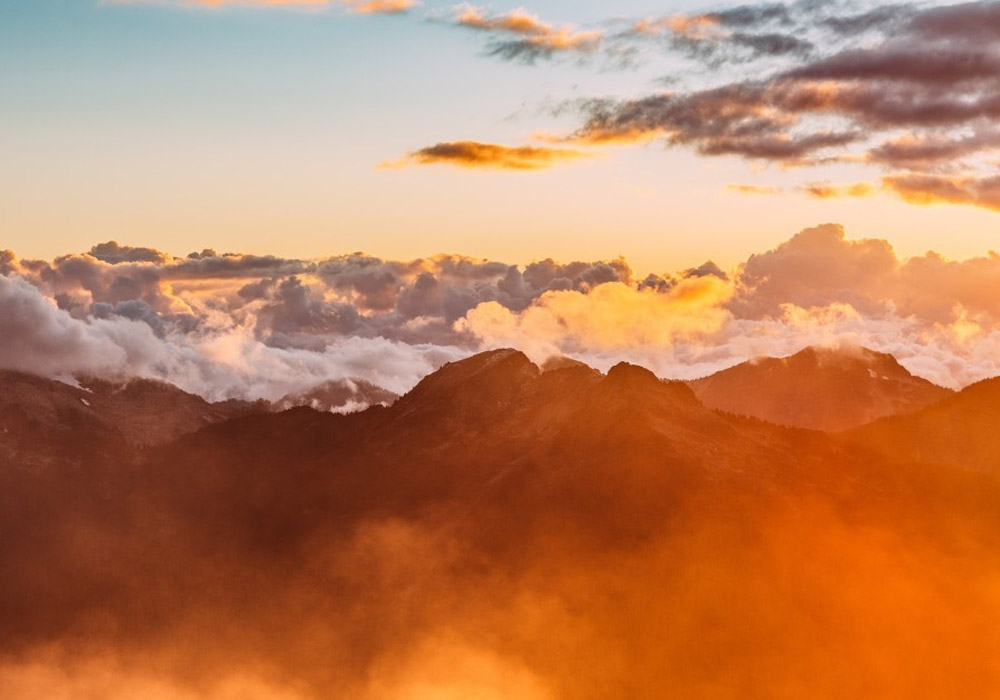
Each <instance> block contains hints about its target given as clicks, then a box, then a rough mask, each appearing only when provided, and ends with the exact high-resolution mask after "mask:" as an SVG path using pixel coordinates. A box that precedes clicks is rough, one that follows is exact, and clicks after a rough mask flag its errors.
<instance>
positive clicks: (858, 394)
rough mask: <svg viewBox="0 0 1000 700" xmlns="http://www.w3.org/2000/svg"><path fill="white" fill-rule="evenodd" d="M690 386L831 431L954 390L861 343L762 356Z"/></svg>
mask: <svg viewBox="0 0 1000 700" xmlns="http://www.w3.org/2000/svg"><path fill="white" fill-rule="evenodd" d="M689 384H690V386H691V388H692V389H694V392H695V394H696V395H697V396H698V398H699V399H701V401H702V402H703V403H704V404H705V405H706V406H709V407H711V408H715V409H718V410H720V411H726V412H728V413H735V414H738V415H745V416H754V417H757V418H760V419H762V420H766V421H770V422H772V423H777V424H779V425H787V426H792V427H797V428H810V429H812V430H825V431H839V430H846V429H848V428H853V427H857V426H860V425H864V424H865V423H868V422H870V421H873V420H875V419H876V418H881V417H883V416H889V415H896V414H899V413H910V412H913V411H916V410H918V409H921V408H923V407H925V406H928V405H930V404H932V403H935V402H936V401H940V400H941V399H943V398H945V397H946V396H948V395H949V394H951V393H952V392H951V390H949V389H945V388H943V387H939V386H937V385H935V384H932V383H931V382H929V381H927V380H926V379H922V378H920V377H915V376H913V375H912V374H910V373H909V372H908V371H907V370H906V369H905V368H904V367H903V366H902V365H900V364H899V363H898V362H897V361H896V359H895V358H894V357H893V356H892V355H887V354H885V353H880V352H875V351H874V350H869V349H867V348H859V347H840V348H819V347H809V348H806V349H804V350H802V351H801V352H798V353H796V354H794V355H792V356H790V357H783V358H777V357H762V358H758V359H754V360H750V361H748V362H744V363H742V364H739V365H736V366H735V367H731V368H729V369H726V370H722V371H721V372H718V373H716V374H713V375H711V376H708V377H704V378H702V379H696V380H694V381H691V382H689Z"/></svg>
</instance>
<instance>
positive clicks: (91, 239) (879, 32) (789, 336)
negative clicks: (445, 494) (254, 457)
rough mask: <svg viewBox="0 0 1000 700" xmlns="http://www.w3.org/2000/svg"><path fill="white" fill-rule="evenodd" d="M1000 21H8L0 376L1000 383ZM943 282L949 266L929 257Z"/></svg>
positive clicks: (764, 11) (213, 1) (341, 10)
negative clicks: (714, 376) (752, 376)
mask: <svg viewBox="0 0 1000 700" xmlns="http://www.w3.org/2000/svg"><path fill="white" fill-rule="evenodd" d="M998 47H1000V2H997V1H982V2H969V3H920V4H910V3H905V2H898V3H878V4H872V3H867V2H865V0H833V1H830V2H816V1H815V0H794V1H791V2H762V3H761V2H756V3H745V4H742V5H737V4H732V5H715V4H713V5H708V4H704V3H700V4H699V3H685V4H682V3H680V2H657V3H653V2H646V0H642V1H641V2H640V1H639V0H636V1H635V2H628V3H615V5H614V7H613V9H611V8H609V5H608V4H599V3H587V2H568V1H566V0H558V1H557V0H547V1H544V0H540V1H539V2H538V3H537V4H535V5H531V6H529V7H517V6H513V5H510V6H500V5H497V6H485V5H484V6H480V5H473V4H459V5H455V4H444V3H436V2H430V1H428V2H426V3H425V4H418V3H417V2H415V0H32V1H31V2H26V1H21V0H10V1H8V2H3V3H0V153H2V155H3V157H2V158H0V339H3V341H4V342H0V368H2V369H10V370H20V371H27V372H32V373H36V374H41V375H45V376H51V377H56V378H60V379H63V380H65V381H70V382H73V381H75V379H74V378H75V377H79V376H81V375H85V374H86V375H95V374H96V375H101V376H109V377H112V378H125V379H128V378H131V377H146V378H153V379H159V380H164V381H168V382H171V383H173V384H175V385H177V386H180V387H181V388H183V389H185V390H188V391H190V392H192V393H196V394H199V395H202V396H204V397H206V398H209V399H213V400H215V399H226V398H249V399H256V398H267V399H278V398H280V397H281V396H283V395H285V394H287V393H292V392H299V391H307V390H309V389H311V388H312V387H314V386H317V385H319V384H321V383H323V382H325V381H329V380H334V379H351V378H360V379H365V380H367V381H370V382H372V383H374V384H376V385H378V386H380V387H383V388H385V389H387V390H390V391H393V392H396V393H402V392H406V391H408V390H409V389H410V388H411V387H413V386H414V385H415V384H416V382H418V381H419V380H420V379H421V377H423V376H425V375H427V374H428V373H429V372H431V371H433V370H434V369H436V368H438V367H440V366H441V365H442V364H443V363H445V362H448V361H450V360H455V359H458V358H461V357H465V356H468V355H470V354H472V353H475V352H479V351H483V350H488V349H493V348H501V347H514V348H518V349H521V350H523V351H524V352H526V353H527V354H528V355H529V357H531V359H532V360H534V361H536V362H538V363H540V364H541V363H544V362H545V361H546V360H547V359H548V358H551V357H553V356H569V357H574V358H577V359H580V360H582V361H584V362H587V363H588V364H590V365H592V366H594V367H596V368H598V369H600V370H602V371H604V370H607V369H608V368H610V367H611V366H612V365H613V364H615V363H617V362H619V361H628V362H634V363H636V364H639V365H642V366H644V367H648V368H650V369H652V370H653V371H655V372H656V373H657V374H658V375H659V376H661V377H669V378H677V379H691V378H695V377H699V376H705V375H707V374H710V373H712V372H715V371H718V370H720V369H723V368H726V367H729V366H732V365H734V364H737V363H739V362H742V361H745V360H749V359H752V358H754V357H759V356H764V355H768V356H778V357H781V356H786V355H790V354H792V353H794V352H797V351H798V350H800V349H802V348H803V347H806V346H808V345H822V346H865V347H869V348H872V349H875V350H878V351H882V352H887V353H891V354H892V355H894V356H895V357H896V358H897V359H898V360H899V361H900V362H901V363H902V364H903V365H904V366H905V367H906V368H907V369H909V370H910V371H911V372H914V373H915V374H918V375H920V376H923V377H926V378H927V379H930V380H931V381H934V382H936V383H938V384H940V385H942V386H946V387H950V388H954V389H958V388H962V387H965V386H968V385H969V384H971V383H973V382H976V381H978V380H981V379H984V378H988V377H993V376H997V375H998V374H1000V360H998V359H997V358H1000V301H998V300H1000V255H998V254H997V253H996V252H993V251H994V250H995V249H997V248H1000V245H998V244H997V230H998V228H997V224H998V222H1000V126H998V125H1000V48H998ZM929 251H935V252H929Z"/></svg>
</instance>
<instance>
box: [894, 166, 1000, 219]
mask: <svg viewBox="0 0 1000 700" xmlns="http://www.w3.org/2000/svg"><path fill="white" fill-rule="evenodd" d="M882 184H883V186H884V187H885V188H886V189H887V190H889V191H891V192H893V193H894V194H896V195H898V196H899V197H901V198H902V199H903V200H904V201H906V202H909V203H910V204H971V205H974V206H977V207H983V208H985V209H993V210H995V211H1000V175H998V176H993V177H986V178H978V177H974V176H968V175H962V176H948V175H924V174H917V173H914V174H910V175H890V176H889V177H885V178H883V179H882Z"/></svg>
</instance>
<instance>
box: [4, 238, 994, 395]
mask: <svg viewBox="0 0 1000 700" xmlns="http://www.w3.org/2000/svg"><path fill="white" fill-rule="evenodd" d="M0 273H2V274H0V333H2V335H3V337H5V338H9V339H11V340H9V341H8V342H5V343H3V344H2V345H0V368H4V369H10V370H18V371H28V372H33V373H36V374H41V375H43V376H48V377H58V376H70V375H81V374H85V375H90V376H97V377H103V378H107V379H115V380H120V379H122V378H128V377H139V378H146V379H157V380H161V381H167V382H170V383H173V384H175V385H176V386H178V387H180V388H181V389H183V390H184V391H186V392H189V393H193V394H197V395H199V396H201V397H203V398H205V399H208V400H210V401H218V400H224V399H243V400H251V401H252V400H256V399H266V400H269V401H278V400H279V399H281V398H282V397H284V396H287V395H290V394H301V393H303V392H308V391H310V390H312V389H314V388H315V387H317V386H319V385H322V384H324V383H326V382H329V381H334V380H343V379H351V380H363V381H367V382H370V383H371V384H372V385H374V386H377V387H380V388H383V389H385V390H387V391H389V392H393V393H396V394H400V393H404V392H406V391H407V390H409V389H410V388H412V387H413V386H414V385H415V384H416V383H417V381H419V380H420V378H421V377H423V376H425V375H426V374H428V373H429V372H431V371H433V370H434V369H436V368H437V367H440V366H441V365H442V364H444V363H445V362H448V361H452V360H456V359H459V358H461V357H467V356H469V355H471V354H473V353H475V352H478V351H480V350H484V349H489V348H495V347H508V346H509V347H516V348H519V349H521V350H523V351H524V352H526V353H527V354H528V355H529V356H530V357H531V358H532V359H533V360H535V361H536V362H539V363H540V362H544V361H545V359H546V358H548V357H551V356H555V355H559V356H569V357H574V358H577V359H580V360H582V361H584V362H586V363H588V364H591V365H593V366H595V367H597V368H599V369H602V370H607V369H608V368H610V367H611V366H612V365H614V364H616V363H617V362H619V361H622V360H626V361H630V362H634V363H637V364H641V365H643V366H646V367H649V368H651V369H653V370H654V371H656V373H657V374H658V375H660V376H664V377H673V378H679V379H694V378H697V377H702V376H705V375H708V374H711V373H713V372H715V371H717V370H719V369H724V368H726V367H730V366H733V365H736V364H738V363H740V362H744V361H747V360H750V359H753V358H754V357H759V356H773V357H781V356H787V355H792V354H794V353H795V352H798V351H799V350H801V349H802V348H804V347H806V346H810V345H826V346H839V345H844V344H847V345H856V346H864V347H868V348H871V349H873V350H876V351H879V352H885V353H890V354H892V355H894V356H895V357H896V358H897V359H898V360H899V361H900V363H901V364H902V365H903V366H904V367H906V369H907V370H909V371H910V372H912V373H914V374H915V375H917V376H919V377H923V378H925V379H928V380H930V381H932V382H933V383H935V384H938V385H940V386H945V387H948V388H952V389H957V388H961V387H962V386H965V385H967V384H970V383H972V382H974V381H977V380H980V379H984V378H988V377H992V376H996V375H997V374H1000V361H998V360H997V358H998V357H1000V301H998V300H1000V295H997V294H996V293H995V291H996V289H998V288H1000V258H997V256H996V255H995V254H993V253H990V254H989V255H988V256H986V257H982V258H975V259H970V260H966V261H961V262H953V261H947V260H945V259H943V258H941V257H939V256H937V255H935V254H933V253H928V254H927V255H925V256H922V257H917V258H910V259H900V258H898V257H897V256H896V255H895V254H894V253H893V251H892V249H891V247H890V246H889V245H888V243H886V242H885V241H880V240H876V239H859V240H852V239H849V238H847V237H846V236H845V234H844V231H843V230H842V229H841V228H840V227H838V226H835V225H825V226H820V227H818V228H813V229H807V230H805V231H802V232H801V233H799V234H797V235H796V236H794V237H793V238H791V239H790V240H789V241H787V242H785V243H783V244H781V245H780V246H778V247H776V248H775V249H774V250H770V251H767V252H764V253H761V254H758V255H754V256H751V257H750V258H749V259H748V260H747V261H746V262H745V263H744V264H742V265H740V266H739V267H738V268H737V269H734V270H728V271H724V270H721V269H719V268H718V266H716V265H714V264H712V263H706V264H705V265H702V266H700V267H697V268H693V269H688V270H684V271H680V272H672V273H666V272H665V273H663V274H660V275H647V276H645V277H641V276H637V275H635V274H634V272H633V271H632V268H631V267H630V265H629V264H628V263H627V262H626V261H625V260H623V259H616V260H610V261H598V262H570V263H557V262H554V261H552V260H541V261H537V262H533V263H530V264H528V265H524V266H518V265H510V264H505V263H501V262H495V261H486V260H474V259H470V258H464V257H460V256H454V255H444V256H436V257H431V258H425V259H419V260H413V261H408V262H395V261H387V260H382V259H379V258H374V257H371V256H367V255H364V254H360V253H356V254H350V255H341V256H336V257H332V258H327V259H321V260H308V261H304V260H288V259H283V258H278V257H273V256H258V255H242V254H219V253H217V252H215V251H211V250H206V251H202V252H200V253H192V254H191V255H189V256H188V257H185V258H175V257H172V256H171V255H168V254H166V253H163V252H160V251H156V250H152V249H148V248H140V247H129V246H123V245H119V244H117V243H105V244H101V245H97V246H94V247H93V248H92V249H91V250H90V251H89V252H87V253H85V254H72V255H67V256H63V257H59V258H56V259H55V260H52V261H39V260H22V259H19V258H17V256H16V255H15V254H14V253H13V252H11V251H7V252H5V253H3V254H2V255H0Z"/></svg>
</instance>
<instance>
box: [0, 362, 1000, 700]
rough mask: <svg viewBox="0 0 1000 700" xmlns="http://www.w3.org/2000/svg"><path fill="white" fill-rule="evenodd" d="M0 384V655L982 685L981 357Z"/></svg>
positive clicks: (364, 683)
mask: <svg viewBox="0 0 1000 700" xmlns="http://www.w3.org/2000/svg"><path fill="white" fill-rule="evenodd" d="M872 373H874V376H873V374H872ZM3 381H4V384H3V391H2V393H0V397H2V398H0V401H2V403H0V430H2V431H3V432H2V435H3V443H2V450H3V451H2V452H0V465H2V467H0V493H2V496H0V506H2V510H0V552H2V553H3V554H2V555H0V580H2V581H4V584H3V591H4V596H3V597H2V599H0V659H17V658H25V657H26V656H29V655H30V654H31V653H33V652H36V651H37V650H40V649H44V650H49V653H51V650H52V649H58V650H60V653H65V654H67V655H69V656H71V657H72V658H78V657H79V656H80V655H81V654H83V655H90V656H93V657H97V658H107V657H108V656H109V655H110V656H113V657H114V658H116V659H119V663H122V664H126V665H134V666H136V667H140V668H149V667H155V668H161V669H165V671H164V673H169V674H172V676H173V677H175V678H176V679H178V682H182V683H183V684H185V685H186V686H188V687H190V688H192V689H194V690H193V692H195V696H198V695H197V693H198V692H208V691H207V689H209V688H211V687H212V683H213V682H214V681H216V680H217V679H218V678H219V677H222V676H225V675H226V674H233V673H244V672H246V670H247V669H254V670H255V672H258V673H260V674H263V675H265V676H266V677H267V678H268V679H270V681H271V682H273V683H277V684H279V685H281V686H282V687H285V688H288V689H290V690H289V693H292V692H293V691H294V694H291V695H287V697H294V698H297V699H298V698H302V699H304V700H312V699H314V698H315V699H317V700H318V699H319V698H329V697H357V698H363V699H364V700H369V699H371V700H375V699H377V698H409V697H412V698H425V697H427V698H448V697H473V698H474V697H484V698H494V697H497V698H501V697H517V698H528V699H529V700H535V699H536V698H538V699H540V698H552V699H556V698H559V699H561V698H567V699H580V700H589V699H591V698H593V699H595V700H596V699H597V698H608V697H629V698H638V699H646V698H662V697H664V694H665V693H667V694H669V695H670V696H676V697H693V698H801V697H810V698H834V697H837V698H840V697H845V696H846V697H852V696H853V697H880V698H911V697H923V698H955V697H960V696H962V697H964V696H975V697H985V698H990V697H997V696H998V693H1000V662H998V659H1000V638H998V637H997V635H996V634H995V630H996V629H997V626H998V624H1000V589H998V588H997V586H996V582H997V581H998V580H1000V551H998V550H997V548H996V547H995V533H996V532H997V531H998V527H1000V481H998V478H1000V470H998V465H996V462H995V460H993V459H992V458H991V455H993V454H996V450H995V449H994V448H995V445H996V437H995V435H993V433H992V431H991V430H990V426H991V425H992V422H993V421H992V420H991V419H992V418H993V417H994V416H996V415H997V411H998V408H1000V404H998V401H1000V391H998V390H997V389H996V385H995V383H994V382H993V381H991V382H985V383H982V384H979V385H974V386H972V387H969V388H967V389H965V390H963V391H961V392H957V393H953V392H950V391H948V390H945V389H940V388H937V387H933V385H928V384H927V383H925V382H923V381H922V380H917V379H916V378H914V377H912V376H910V375H909V374H908V373H907V372H906V371H905V370H903V369H902V368H901V367H899V366H898V364H896V363H895V361H894V360H892V359H891V358H889V357H888V356H884V355H879V354H877V353H872V352H871V351H866V350H856V349H848V350H843V351H840V352H839V353H837V352H834V351H827V350H823V351H820V350H812V351H806V352H805V353H800V354H799V355H796V356H793V358H789V359H788V360H786V361H781V362H780V364H779V363H778V362H777V361H769V360H762V361H757V362H753V363H748V364H746V365H744V366H741V367H738V368H734V369H733V370H728V371H724V372H723V373H720V374H719V375H717V376H716V378H714V380H712V381H705V380H701V381H696V382H692V383H684V382H678V381H664V380H661V379H659V378H657V377H656V376H655V375H653V374H652V373H651V372H649V371H648V370H646V369H643V368H641V367H637V366H634V365H629V364H624V363H623V364H619V365H617V366H615V367H613V368H611V369H610V370H609V371H608V372H607V373H606V374H602V373H600V372H598V371H596V370H594V369H591V368H590V367H587V366H586V365H583V364H580V363H577V362H572V361H559V362H551V363H546V365H544V366H543V367H539V366H537V365H535V364H533V363H532V362H531V361H530V360H529V359H528V358H527V357H526V356H524V355H523V354H521V353H520V352H517V351H514V350H497V351H491V352H487V353H483V354H479V355H476V356H473V357H471V358H469V359H466V360H463V361H459V362H455V363H451V364H448V365H445V366H444V367H442V368H441V369H440V370H438V371H437V372H435V373H433V374H431V375H429V376H428V377H426V378H425V379H423V380H422V381H421V382H420V383H419V384H418V385H417V386H416V387H414V388H413V389H412V390H411V391H410V392H408V393H407V394H406V395H404V396H402V397H400V398H399V399H398V400H396V401H394V402H391V403H390V401H389V400H388V399H386V400H384V401H377V402H375V403H376V404H379V405H373V406H372V407H371V408H368V409H367V410H364V411H359V412H354V413H350V414H347V415H338V414H335V413H331V412H327V411H316V410H313V409H311V408H309V407H305V406H303V407H293V408H291V409H289V410H284V411H280V412H274V410H273V406H269V405H268V406H265V405H254V404H237V403H229V404H207V403H205V402H203V401H201V400H200V399H198V398H197V397H191V396H190V395H187V394H183V392H180V393H177V391H176V390H174V389H172V388H170V387H165V386H161V385H155V384H148V383H138V384H136V385H134V386H133V385H127V386H126V387H120V386H118V387H116V386H115V385H113V384H107V383H101V382H97V381H87V380H79V384H80V386H79V388H76V387H72V386H69V385H67V384H65V383H60V382H54V381H51V380H44V379H40V378H37V377H29V376H27V375H13V374H8V375H5V376H4V378H3ZM793 382H798V383H797V384H794V385H793ZM852 382H853V383H856V385H855V384H852ZM794 387H797V388H794ZM372 391H374V390H372ZM706 397H709V398H708V399H706ZM727 397H728V399H727ZM935 397H936V398H935ZM810 402H813V403H823V404H829V407H826V406H825V407H823V408H810V406H811V403H810ZM382 403H385V404H388V405H380V404H382ZM720 403H722V404H724V405H720ZM788 403H791V404H792V405H791V406H790V407H786V404H788ZM887 413H893V414H894V415H892V416H890V417H883V418H881V419H878V420H875V422H872V423H868V424H867V425H864V426H862V427H852V426H856V425H857V424H858V423H859V422H861V418H862V416H864V417H869V416H870V417H878V416H886V414H887ZM768 416H773V417H775V418H776V420H775V421H774V422H769V421H767V420H765V418H766V417H768ZM779 422H783V423H786V424H785V425H781V424H779ZM818 425H823V426H828V428H827V431H825V432H824V431H823V430H815V429H803V428H815V427H817V426H818ZM845 428H852V429H850V430H846V431H844V429H845ZM834 431H836V432H834Z"/></svg>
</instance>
